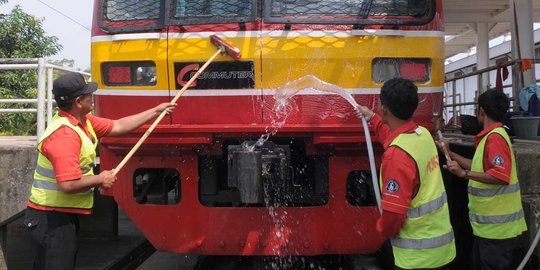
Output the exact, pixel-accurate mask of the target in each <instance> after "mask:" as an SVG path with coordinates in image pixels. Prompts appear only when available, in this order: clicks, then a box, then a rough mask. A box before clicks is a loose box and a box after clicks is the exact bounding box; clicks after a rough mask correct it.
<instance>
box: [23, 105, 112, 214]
mask: <svg viewBox="0 0 540 270" xmlns="http://www.w3.org/2000/svg"><path fill="white" fill-rule="evenodd" d="M58 115H60V116H62V117H67V118H68V120H69V122H70V123H71V124H73V125H76V126H79V127H80V128H81V129H82V130H83V131H84V132H85V133H86V135H87V136H88V137H89V138H90V139H92V136H91V135H90V133H89V132H88V129H87V128H86V124H84V125H83V124H81V123H80V122H79V120H77V119H76V118H75V117H73V116H72V115H71V114H69V113H66V112H64V111H62V110H60V111H58ZM86 117H87V118H88V120H90V123H91V125H92V128H93V129H94V131H95V133H96V135H97V137H98V138H101V137H103V136H106V135H107V134H109V133H110V132H111V130H112V127H113V120H110V119H106V118H101V117H97V116H94V115H91V114H88V115H87V116H86ZM41 152H42V153H43V155H44V156H45V157H47V159H49V161H50V162H51V164H52V166H53V169H54V174H55V175H56V181H58V182H62V181H71V180H78V179H80V178H81V177H82V171H81V167H80V163H79V160H80V153H81V138H79V135H78V134H77V133H76V132H75V131H74V130H73V129H71V128H69V127H65V126H64V127H61V128H59V129H58V130H56V131H55V132H53V133H52V134H51V135H50V136H49V137H48V138H46V139H45V140H44V141H43V143H42V145H41ZM28 206H29V207H32V208H35V209H38V210H47V211H58V212H67V213H77V214H90V213H91V212H92V211H91V210H75V209H64V208H54V207H46V206H40V205H35V204H33V203H32V202H30V201H29V202H28Z"/></svg>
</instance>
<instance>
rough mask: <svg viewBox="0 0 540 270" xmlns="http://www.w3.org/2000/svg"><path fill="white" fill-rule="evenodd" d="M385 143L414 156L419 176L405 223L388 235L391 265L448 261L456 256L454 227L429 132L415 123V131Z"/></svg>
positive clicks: (430, 265)
mask: <svg viewBox="0 0 540 270" xmlns="http://www.w3.org/2000/svg"><path fill="white" fill-rule="evenodd" d="M389 147H398V148H400V149H402V150H403V151H405V152H406V153H407V154H408V155H409V156H410V157H411V158H412V159H414V161H415V163H416V168H417V170H418V174H419V178H420V186H419V190H418V192H417V194H416V195H415V196H414V198H412V201H411V205H410V206H409V209H408V210H407V217H406V219H405V223H404V224H403V227H402V228H401V230H400V231H399V234H398V235H397V236H396V237H394V238H393V239H391V243H392V248H393V252H394V262H395V265H397V266H399V267H401V268H404V269H414V268H436V267H441V266H444V265H446V264H448V263H450V262H452V260H453V259H454V258H455V256H456V248H455V241H454V231H453V230H452V225H450V216H449V214H448V203H447V199H446V190H445V188H444V184H443V181H442V174H441V170H440V168H439V156H438V153H437V147H436V146H435V142H434V141H433V138H432V137H431V134H430V133H429V131H428V130H427V129H425V128H424V127H420V126H419V127H418V128H417V129H416V130H415V132H412V133H407V134H400V135H399V136H398V137H396V138H395V139H394V140H393V141H392V143H390V146H389ZM379 178H380V179H381V180H380V181H381V182H382V178H381V177H379ZM381 188H382V184H381Z"/></svg>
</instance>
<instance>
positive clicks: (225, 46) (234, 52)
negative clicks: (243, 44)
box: [210, 35, 242, 60]
mask: <svg viewBox="0 0 540 270" xmlns="http://www.w3.org/2000/svg"><path fill="white" fill-rule="evenodd" d="M210 42H212V44H214V46H216V47H217V48H218V49H220V50H221V52H222V53H226V54H228V55H229V56H230V57H232V58H234V59H235V60H237V59H240V57H242V53H241V52H240V49H238V48H236V47H234V46H232V45H231V44H229V43H227V42H225V40H223V39H221V38H220V37H218V36H216V35H211V36H210Z"/></svg>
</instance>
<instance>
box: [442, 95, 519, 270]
mask: <svg viewBox="0 0 540 270" xmlns="http://www.w3.org/2000/svg"><path fill="white" fill-rule="evenodd" d="M508 108H509V101H508V98H507V97H506V95H505V94H504V92H502V91H499V90H488V91H486V92H484V93H483V94H481V95H480V97H479V98H478V110H477V111H478V114H477V117H478V122H479V124H480V125H482V126H483V128H484V129H483V130H482V131H481V132H480V133H479V134H478V135H476V151H475V153H474V156H473V159H472V160H471V159H467V158H464V157H462V156H460V155H458V154H456V153H454V152H451V151H449V154H450V158H451V159H452V160H450V161H447V164H446V165H445V166H444V167H445V168H447V169H448V170H449V171H450V172H452V173H453V174H455V175H457V176H459V177H461V178H466V179H469V187H468V193H469V220H470V222H471V226H472V229H473V234H474V244H473V253H472V256H473V257H472V269H516V267H517V266H518V264H519V259H520V257H521V256H519V255H518V253H519V245H520V244H519V240H518V237H519V236H520V235H521V234H522V233H523V232H524V231H526V230H527V225H526V224H525V219H524V216H523V208H522V205H521V193H520V189H519V181H518V178H517V173H516V160H515V157H514V153H513V151H512V143H511V142H510V138H509V137H508V134H507V133H506V130H505V129H504V128H503V124H502V121H503V117H504V115H505V114H506V111H507V110H508ZM438 145H439V147H443V146H444V147H447V145H448V144H447V143H444V144H441V143H440V142H439V143H438Z"/></svg>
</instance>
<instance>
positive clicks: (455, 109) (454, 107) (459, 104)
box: [444, 59, 540, 126]
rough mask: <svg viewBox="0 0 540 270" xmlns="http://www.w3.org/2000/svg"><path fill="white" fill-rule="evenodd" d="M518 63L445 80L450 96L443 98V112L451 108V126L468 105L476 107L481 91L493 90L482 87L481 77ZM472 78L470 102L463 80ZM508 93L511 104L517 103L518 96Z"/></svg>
mask: <svg viewBox="0 0 540 270" xmlns="http://www.w3.org/2000/svg"><path fill="white" fill-rule="evenodd" d="M532 61H533V63H534V64H540V59H533V60H532ZM520 62H521V60H514V61H509V62H506V63H504V64H501V65H495V66H491V67H487V68H484V69H480V70H476V71H473V72H470V73H466V74H463V75H459V76H455V77H453V78H447V79H446V80H445V88H447V87H448V86H449V85H450V87H451V94H448V95H445V97H444V110H445V112H447V111H446V110H447V108H451V110H450V111H451V112H452V125H453V126H457V118H458V117H457V116H458V115H459V114H460V113H461V112H463V111H464V107H465V106H470V105H476V104H477V98H478V93H481V91H482V90H484V91H485V90H489V89H494V87H489V86H483V85H482V82H483V76H484V75H485V74H486V73H488V72H491V71H494V70H497V69H498V68H499V67H501V68H505V67H509V66H513V65H519V64H520ZM474 76H477V77H476V89H474V91H476V93H475V96H474V97H473V99H472V100H468V99H467V97H466V94H465V93H466V92H470V91H471V90H470V89H466V88H467V87H466V81H465V80H466V79H468V78H471V77H474ZM510 77H511V76H510ZM458 81H460V82H461V83H462V87H461V88H462V89H461V91H462V93H463V94H461V93H458V89H457V86H458ZM536 82H540V80H536ZM485 87H486V88H485ZM510 87H512V84H506V85H503V89H507V88H510ZM483 88H485V89H483ZM446 93H447V91H446V90H445V94H446ZM510 93H511V95H510V96H509V98H510V101H511V103H514V102H515V101H517V99H519V96H514V95H513V92H512V91H511V92H510ZM458 98H459V100H458ZM510 108H513V106H512V105H511V106H510Z"/></svg>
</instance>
